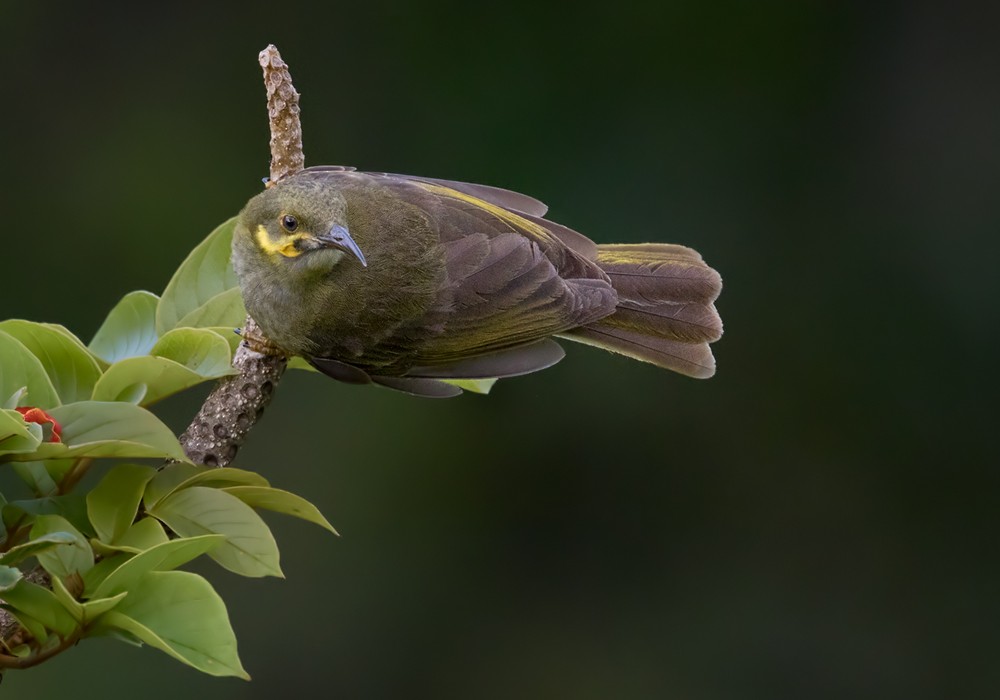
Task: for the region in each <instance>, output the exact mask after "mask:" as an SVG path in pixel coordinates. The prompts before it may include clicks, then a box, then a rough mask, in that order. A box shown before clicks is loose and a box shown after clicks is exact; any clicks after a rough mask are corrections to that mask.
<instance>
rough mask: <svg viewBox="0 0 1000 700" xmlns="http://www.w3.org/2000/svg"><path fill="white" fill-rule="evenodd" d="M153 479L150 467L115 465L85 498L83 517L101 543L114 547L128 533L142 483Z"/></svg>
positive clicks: (153, 472)
mask: <svg viewBox="0 0 1000 700" xmlns="http://www.w3.org/2000/svg"><path fill="white" fill-rule="evenodd" d="M154 476H156V470H155V469H153V468H152V467H144V466H142V465H139V464H119V465H117V466H115V467H113V468H112V469H111V470H110V471H108V473H107V474H105V475H104V478H103V479H101V481H100V483H98V484H97V486H95V487H94V488H93V490H91V492H90V493H88V494H87V515H88V517H89V518H90V522H91V524H92V525H93V526H94V530H95V531H96V532H97V537H98V538H99V539H100V540H101V541H102V542H105V543H107V544H112V543H115V542H117V541H118V538H120V537H121V536H122V535H124V534H125V532H126V531H127V530H128V529H129V527H130V526H131V525H132V521H133V520H135V514H136V513H137V512H138V511H139V502H140V501H141V500H142V494H143V492H144V491H145V490H146V483H147V482H148V481H149V480H150V479H152V478H153V477H154Z"/></svg>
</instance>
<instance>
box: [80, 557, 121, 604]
mask: <svg viewBox="0 0 1000 700" xmlns="http://www.w3.org/2000/svg"><path fill="white" fill-rule="evenodd" d="M132 556H133V555H132V553H131V552H124V551H121V552H118V553H116V554H112V555H108V554H106V553H105V554H104V559H101V560H100V561H99V562H97V563H96V564H94V566H93V568H92V569H91V570H90V571H88V572H87V573H85V574H84V575H83V596H84V597H85V598H89V597H92V596H93V594H94V591H96V590H97V589H98V588H99V587H100V585H101V584H102V583H104V581H105V579H107V578H108V576H109V575H111V573H112V572H114V571H117V570H118V567H120V566H121V565H122V564H124V563H125V562H127V561H128V560H129V559H131V558H132Z"/></svg>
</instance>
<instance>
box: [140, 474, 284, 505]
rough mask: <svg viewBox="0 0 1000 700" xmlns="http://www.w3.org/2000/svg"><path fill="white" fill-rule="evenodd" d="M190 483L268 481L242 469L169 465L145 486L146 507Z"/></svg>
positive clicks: (263, 483)
mask: <svg viewBox="0 0 1000 700" xmlns="http://www.w3.org/2000/svg"><path fill="white" fill-rule="evenodd" d="M190 486H212V487H222V486H268V482H267V479H265V478H264V477H262V476H261V475H260V474H257V473H256V472H248V471H246V470H245V469H236V468H234V467H221V468H219V467H202V466H195V465H191V464H171V465H168V466H167V467H165V468H164V469H162V470H160V472H159V473H158V474H157V475H156V477H155V478H154V479H153V481H151V482H150V484H149V486H147V487H146V495H145V497H144V498H143V503H145V505H146V510H149V509H150V508H152V507H153V506H154V505H156V503H157V502H158V501H160V500H162V499H163V498H166V497H167V496H169V495H170V494H172V493H174V492H175V491H178V490H180V489H186V488H188V487H190Z"/></svg>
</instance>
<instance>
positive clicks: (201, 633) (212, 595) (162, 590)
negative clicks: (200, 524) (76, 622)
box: [98, 571, 250, 679]
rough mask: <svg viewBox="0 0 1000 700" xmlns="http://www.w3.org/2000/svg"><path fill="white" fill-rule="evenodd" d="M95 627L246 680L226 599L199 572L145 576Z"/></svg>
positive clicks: (207, 670) (204, 668)
mask: <svg viewBox="0 0 1000 700" xmlns="http://www.w3.org/2000/svg"><path fill="white" fill-rule="evenodd" d="M98 625H99V626H102V627H113V628H117V629H121V630H124V631H126V632H128V633H130V634H132V635H134V636H136V637H138V638H139V639H141V640H142V641H143V642H145V643H146V644H148V645H150V646H152V647H156V648H157V649H159V650H160V651H163V652H166V653H167V654H169V655H170V656H172V657H174V658H175V659H177V660H178V661H182V662H183V663H185V664H188V665H189V666H193V667H194V668H196V669H198V670H199V671H203V672H205V673H208V674H210V675H213V676H236V677H238V678H244V679H249V678H250V677H249V676H248V675H247V672H246V671H245V670H244V669H243V665H242V664H241V663H240V660H239V655H238V654H237V651H236V635H235V634H234V633H233V629H232V627H231V626H230V623H229V614H228V612H227V611H226V606H225V603H223V602H222V598H220V597H219V594H218V593H216V592H215V590H214V589H213V588H212V586H211V585H210V584H209V583H208V581H206V580H205V579H203V578H202V577H201V576H198V575H197V574H192V573H189V572H186V571H159V572H152V573H149V574H146V576H144V577H143V578H142V579H141V580H140V581H139V583H138V585H137V586H136V588H135V590H134V591H132V592H131V593H130V594H129V596H128V597H126V598H125V600H123V601H122V602H121V603H119V604H118V606H117V607H116V608H115V609H114V610H111V611H109V612H107V613H105V614H104V615H103V616H102V617H101V620H100V621H99V622H98Z"/></svg>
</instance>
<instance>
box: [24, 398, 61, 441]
mask: <svg viewBox="0 0 1000 700" xmlns="http://www.w3.org/2000/svg"><path fill="white" fill-rule="evenodd" d="M14 410H15V411H17V412H18V413H20V414H21V415H22V416H23V417H24V422H25V423H38V424H39V425H45V424H46V423H51V424H52V435H50V436H49V439H48V440H47V442H62V426H61V425H59V424H58V423H57V422H56V419H55V418H53V417H52V416H50V415H49V414H48V413H46V412H45V411H43V410H42V409H40V408H32V407H31V406H18V407H17V408H15V409H14Z"/></svg>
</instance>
